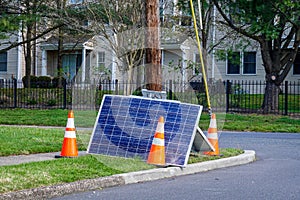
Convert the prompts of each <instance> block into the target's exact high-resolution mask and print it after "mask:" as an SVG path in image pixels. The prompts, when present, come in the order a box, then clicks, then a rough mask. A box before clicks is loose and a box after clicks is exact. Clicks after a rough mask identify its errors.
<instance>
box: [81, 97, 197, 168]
mask: <svg viewBox="0 0 300 200" xmlns="http://www.w3.org/2000/svg"><path fill="white" fill-rule="evenodd" d="M109 100H110V101H111V102H110V103H109ZM113 101H115V102H113ZM116 102H117V103H116ZM136 102H139V107H138V106H137V105H138V104H136ZM108 104H110V105H108ZM143 104H145V105H146V107H145V108H144V107H143V106H145V105H143ZM166 107H168V109H169V110H165V108H166ZM202 108H203V107H202V106H201V105H194V104H186V103H180V102H179V101H173V100H162V99H149V98H144V97H138V96H122V95H104V96H103V99H102V103H101V105H100V108H99V112H98V115H97V118H96V121H95V125H94V129H93V133H92V136H91V139H90V142H89V145H88V149H87V153H89V154H104V155H109V156H121V157H126V158H132V157H140V158H141V159H142V160H147V156H148V153H149V151H150V147H151V145H152V140H153V137H154V133H155V131H156V126H157V122H158V118H159V116H164V118H165V124H164V127H165V131H164V134H165V145H166V146H165V153H166V165H173V166H181V167H184V166H186V165H187V162H188V158H189V154H190V151H191V148H192V145H193V141H194V138H195V134H196V131H197V128H198V122H199V120H200V116H201V112H202ZM187 109H189V110H187ZM177 111H178V112H177ZM151 112H152V113H151ZM190 112H191V113H190ZM153 113H154V114H153ZM133 115H134V116H135V117H134V118H132V116H133ZM189 115H191V116H189ZM103 118H106V119H103ZM128 118H130V119H129V120H128ZM132 119H133V120H132ZM183 120H185V121H184V122H183ZM145 124H146V125H145ZM123 129H124V130H123ZM184 130H187V131H188V133H186V132H184ZM107 132H109V134H107ZM127 133H130V134H127ZM129 135H130V136H129ZM118 145H119V146H118ZM126 145H127V148H128V149H127V150H124V147H125V146H126ZM135 149H136V151H135ZM134 151H135V152H134Z"/></svg>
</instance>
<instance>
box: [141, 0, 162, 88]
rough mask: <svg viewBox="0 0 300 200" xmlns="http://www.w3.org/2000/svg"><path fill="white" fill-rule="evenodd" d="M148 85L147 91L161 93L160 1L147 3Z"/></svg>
mask: <svg viewBox="0 0 300 200" xmlns="http://www.w3.org/2000/svg"><path fill="white" fill-rule="evenodd" d="M146 21H147V28H148V32H147V38H146V69H145V71H146V83H147V89H149V90H155V91H161V90H162V77H161V52H160V29H159V2H158V0H147V1H146Z"/></svg>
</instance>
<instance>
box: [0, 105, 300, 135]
mask: <svg viewBox="0 0 300 200" xmlns="http://www.w3.org/2000/svg"><path fill="white" fill-rule="evenodd" d="M74 114H75V126H76V127H90V128H92V127H93V126H94V123H95V119H96V116H97V112H96V111H79V110H74ZM0 116H1V117H0V124H14V125H21V124H26V125H44V126H61V127H65V126H66V122H67V116H68V111H67V110H61V109H57V110H56V109H54V110H30V109H0ZM216 116H217V124H218V128H219V130H230V131H261V132H291V133H300V119H299V118H298V119H295V118H292V117H289V116H282V115H257V114H250V115H241V114H227V113H226V114H219V113H216ZM209 120H210V119H209V116H208V115H207V114H206V113H202V115H201V119H200V122H199V127H200V128H201V129H202V130H207V128H208V126H209Z"/></svg>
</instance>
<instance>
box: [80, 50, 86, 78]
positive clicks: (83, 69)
mask: <svg viewBox="0 0 300 200" xmlns="http://www.w3.org/2000/svg"><path fill="white" fill-rule="evenodd" d="M85 57H86V48H85V46H84V45H83V48H82V62H81V81H82V82H84V81H85V73H86V72H85V68H86V59H85Z"/></svg>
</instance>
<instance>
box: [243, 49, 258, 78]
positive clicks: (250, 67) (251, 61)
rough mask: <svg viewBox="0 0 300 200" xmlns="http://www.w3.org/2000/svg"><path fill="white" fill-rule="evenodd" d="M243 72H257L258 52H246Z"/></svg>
mask: <svg viewBox="0 0 300 200" xmlns="http://www.w3.org/2000/svg"><path fill="white" fill-rule="evenodd" d="M243 74H256V52H244V55H243Z"/></svg>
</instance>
